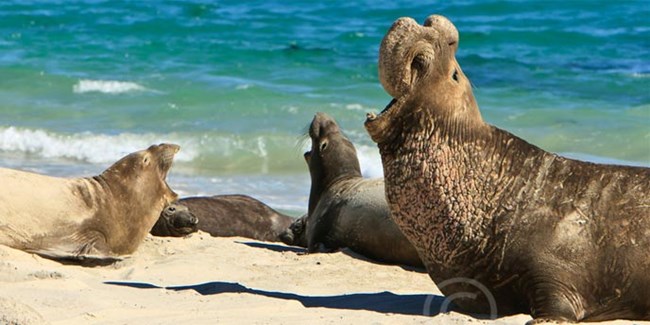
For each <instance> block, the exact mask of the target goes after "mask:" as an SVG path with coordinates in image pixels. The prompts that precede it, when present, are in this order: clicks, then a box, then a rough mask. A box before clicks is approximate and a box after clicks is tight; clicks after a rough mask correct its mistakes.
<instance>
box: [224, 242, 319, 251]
mask: <svg viewBox="0 0 650 325" xmlns="http://www.w3.org/2000/svg"><path fill="white" fill-rule="evenodd" d="M235 243H237V244H243V245H246V246H248V247H253V248H264V249H268V250H270V251H274V252H279V253H281V252H294V253H306V252H307V249H305V248H302V247H294V246H286V245H283V244H269V243H260V242H255V241H245V242H244V241H235Z"/></svg>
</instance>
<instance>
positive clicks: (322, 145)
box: [320, 141, 327, 151]
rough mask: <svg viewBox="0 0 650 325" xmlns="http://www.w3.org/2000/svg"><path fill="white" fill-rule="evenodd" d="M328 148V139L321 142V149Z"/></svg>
mask: <svg viewBox="0 0 650 325" xmlns="http://www.w3.org/2000/svg"><path fill="white" fill-rule="evenodd" d="M325 149H327V141H323V142H321V143H320V151H323V150H325Z"/></svg>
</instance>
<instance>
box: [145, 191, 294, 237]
mask: <svg viewBox="0 0 650 325" xmlns="http://www.w3.org/2000/svg"><path fill="white" fill-rule="evenodd" d="M173 206H174V207H175V211H174V212H172V213H171V219H176V220H177V221H179V219H178V218H180V219H187V218H188V217H187V212H189V213H190V214H191V215H192V216H194V217H195V218H197V219H198V224H196V225H195V226H194V227H192V228H191V229H193V231H197V230H201V231H204V232H207V233H209V234H210V235H212V236H215V237H233V236H241V237H246V238H252V239H257V240H262V241H272V242H277V241H280V238H279V235H280V233H282V232H283V231H284V230H285V229H286V228H287V227H289V225H290V224H291V222H292V221H293V218H291V217H290V216H287V215H285V214H282V213H280V212H278V211H276V210H274V209H273V208H271V207H269V206H268V205H266V204H264V203H263V202H261V201H259V200H256V199H254V198H252V197H250V196H247V195H239V194H232V195H215V196H209V197H207V196H197V197H188V198H182V199H180V200H178V202H175V203H174V205H173ZM180 206H183V207H186V209H183V208H181V207H180ZM163 214H164V212H163ZM163 217H164V216H163V215H161V218H163ZM180 225H182V223H180ZM172 226H174V225H172ZM174 227H175V226H174ZM191 229H190V228H186V229H185V230H182V229H176V230H174V231H173V232H170V233H169V234H167V235H163V236H175V237H180V236H185V235H187V234H188V232H187V231H189V230H191ZM152 233H153V229H152ZM154 235H158V234H154ZM159 236H160V235H159Z"/></svg>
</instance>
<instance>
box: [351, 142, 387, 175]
mask: <svg viewBox="0 0 650 325" xmlns="http://www.w3.org/2000/svg"><path fill="white" fill-rule="evenodd" d="M356 147H357V157H359V165H360V166H361V174H362V175H363V177H366V178H380V177H384V167H383V166H382V164H381V156H380V155H379V150H377V148H376V147H369V146H365V145H362V146H359V145H357V146H356Z"/></svg>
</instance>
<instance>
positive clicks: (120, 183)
mask: <svg viewBox="0 0 650 325" xmlns="http://www.w3.org/2000/svg"><path fill="white" fill-rule="evenodd" d="M179 150H180V147H179V146H178V145H175V144H166V143H163V144H159V145H152V146H150V147H149V148H147V149H146V150H140V151H137V152H134V153H131V154H129V155H127V156H126V157H124V158H122V159H120V160H119V161H117V162H116V163H115V164H113V165H112V166H111V167H109V168H108V169H106V170H105V171H104V172H103V173H102V174H101V175H100V178H104V179H110V180H111V182H110V184H111V186H112V189H113V192H114V193H119V195H123V196H131V197H134V198H141V200H134V201H133V202H137V203H138V204H140V203H143V202H148V201H150V199H151V198H159V197H162V198H163V199H164V200H163V201H162V202H156V204H157V205H160V207H159V210H158V211H161V210H162V209H163V207H164V206H165V205H167V204H169V203H171V202H173V201H176V199H178V195H177V194H176V193H175V192H174V191H173V190H172V189H171V188H169V185H167V181H166V178H167V173H168V172H169V169H170V168H171V166H172V162H173V160H174V155H175V154H176V153H177V152H178V151H179ZM118 188H119V189H118ZM152 203H153V202H152Z"/></svg>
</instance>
